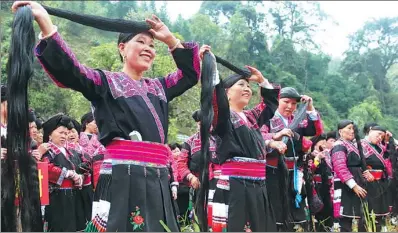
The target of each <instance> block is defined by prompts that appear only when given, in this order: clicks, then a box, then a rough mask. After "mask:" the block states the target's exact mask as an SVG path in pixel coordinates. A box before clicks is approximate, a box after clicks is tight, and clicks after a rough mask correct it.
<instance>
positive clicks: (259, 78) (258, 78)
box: [246, 66, 269, 84]
mask: <svg viewBox="0 0 398 233" xmlns="http://www.w3.org/2000/svg"><path fill="white" fill-rule="evenodd" d="M246 68H247V69H249V70H250V72H251V74H252V75H251V76H250V78H248V80H249V81H252V82H256V83H258V84H260V83H263V82H267V84H269V82H268V79H266V78H264V76H263V74H262V73H261V72H260V71H259V70H257V69H256V68H254V67H251V66H246Z"/></svg>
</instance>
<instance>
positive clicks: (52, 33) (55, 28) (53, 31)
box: [39, 25, 58, 40]
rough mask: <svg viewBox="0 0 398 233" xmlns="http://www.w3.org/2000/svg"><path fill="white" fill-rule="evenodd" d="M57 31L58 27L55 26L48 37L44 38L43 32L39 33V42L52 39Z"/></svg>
mask: <svg viewBox="0 0 398 233" xmlns="http://www.w3.org/2000/svg"><path fill="white" fill-rule="evenodd" d="M57 31H58V27H57V26H55V25H53V30H52V31H51V33H50V34H48V35H47V36H46V37H43V32H40V33H39V40H44V39H47V38H49V37H51V36H52V35H54V34H55V33H56V32H57Z"/></svg>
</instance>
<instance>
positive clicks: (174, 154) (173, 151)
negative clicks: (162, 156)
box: [171, 147, 181, 159]
mask: <svg viewBox="0 0 398 233" xmlns="http://www.w3.org/2000/svg"><path fill="white" fill-rule="evenodd" d="M171 152H172V153H173V158H175V159H177V157H178V156H179V155H180V153H181V151H180V148H178V147H176V148H175V149H174V150H172V151H171Z"/></svg>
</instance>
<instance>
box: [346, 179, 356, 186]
mask: <svg viewBox="0 0 398 233" xmlns="http://www.w3.org/2000/svg"><path fill="white" fill-rule="evenodd" d="M345 184H346V185H347V186H348V187H349V188H350V189H353V188H354V187H355V185H357V182H355V180H354V179H352V178H351V179H349V180H347V181H346V182H345Z"/></svg>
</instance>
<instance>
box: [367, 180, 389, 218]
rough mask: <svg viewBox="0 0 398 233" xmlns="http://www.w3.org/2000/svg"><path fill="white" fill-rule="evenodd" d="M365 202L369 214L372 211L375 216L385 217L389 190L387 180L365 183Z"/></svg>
mask: <svg viewBox="0 0 398 233" xmlns="http://www.w3.org/2000/svg"><path fill="white" fill-rule="evenodd" d="M366 188H367V192H368V195H367V200H368V204H369V212H371V211H372V210H373V211H374V213H375V215H376V216H386V215H388V213H389V206H390V202H391V201H390V198H391V197H390V195H391V194H390V190H389V186H388V180H387V179H381V180H378V181H374V182H370V183H367V186H366Z"/></svg>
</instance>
